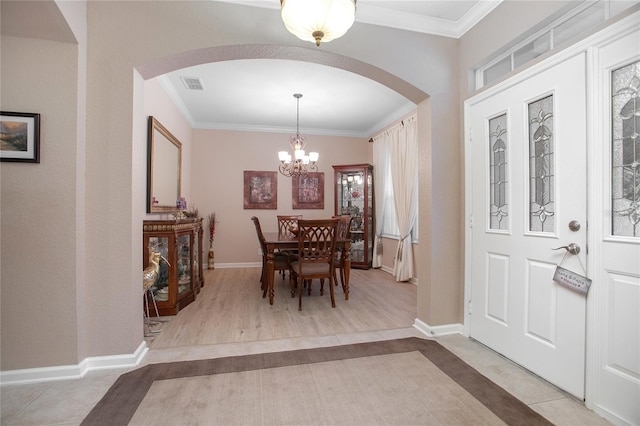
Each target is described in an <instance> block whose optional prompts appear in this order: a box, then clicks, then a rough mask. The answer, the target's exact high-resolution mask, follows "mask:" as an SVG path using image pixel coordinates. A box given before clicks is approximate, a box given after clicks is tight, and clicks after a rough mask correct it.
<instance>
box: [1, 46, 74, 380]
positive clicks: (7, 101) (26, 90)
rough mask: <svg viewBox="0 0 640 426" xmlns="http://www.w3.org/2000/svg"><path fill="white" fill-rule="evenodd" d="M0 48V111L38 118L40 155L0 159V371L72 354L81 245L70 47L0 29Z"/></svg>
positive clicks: (61, 359) (60, 361)
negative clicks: (28, 158) (78, 238)
mask: <svg viewBox="0 0 640 426" xmlns="http://www.w3.org/2000/svg"><path fill="white" fill-rule="evenodd" d="M0 51H1V54H2V57H1V60H0V64H1V68H0V78H1V80H0V84H1V87H2V90H1V91H0V96H1V97H0V105H1V109H2V110H3V111H15V112H29V113H40V114H41V120H42V121H41V131H40V163H39V164H32V163H7V162H3V163H1V165H0V182H1V187H0V202H1V205H2V214H1V216H0V217H1V223H0V241H1V243H2V246H1V252H0V256H1V259H2V265H1V266H2V268H1V278H0V279H1V281H2V285H1V300H2V306H1V311H2V315H1V321H2V323H1V327H2V328H1V333H0V334H1V336H2V352H1V356H0V358H1V360H2V365H1V367H2V370H3V371H4V370H10V369H15V368H28V367H38V366H45V365H46V366H49V365H61V364H66V363H69V362H70V361H74V362H75V360H76V359H77V351H78V346H77V344H78V343H77V339H78V335H77V333H76V330H77V321H78V319H77V317H76V315H77V312H76V308H77V304H78V301H77V298H76V288H77V287H78V286H82V277H79V276H77V274H76V262H77V261H78V258H79V257H80V258H81V257H82V256H83V253H79V252H78V250H77V248H78V247H77V241H76V220H77V218H76V207H77V204H76V203H77V200H76V189H77V188H76V184H77V183H76V171H77V169H76V157H77V155H78V147H77V144H78V134H77V120H76V119H77V110H76V108H77V96H78V89H77V85H76V84H77V78H78V75H77V74H78V67H77V64H78V47H77V45H74V44H69V43H58V42H51V41H42V40H35V39H23V38H14V37H2V39H1V47H0ZM43 64H47V65H46V66H43ZM51 348H55V349H54V350H51Z"/></svg>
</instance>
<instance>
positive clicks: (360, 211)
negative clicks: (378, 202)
mask: <svg viewBox="0 0 640 426" xmlns="http://www.w3.org/2000/svg"><path fill="white" fill-rule="evenodd" d="M333 170H334V176H335V214H336V215H350V216H351V217H353V220H352V221H351V241H352V243H351V267H352V268H360V269H369V268H371V262H372V259H373V243H374V233H375V228H374V200H373V166H372V165H370V164H354V165H344V166H333Z"/></svg>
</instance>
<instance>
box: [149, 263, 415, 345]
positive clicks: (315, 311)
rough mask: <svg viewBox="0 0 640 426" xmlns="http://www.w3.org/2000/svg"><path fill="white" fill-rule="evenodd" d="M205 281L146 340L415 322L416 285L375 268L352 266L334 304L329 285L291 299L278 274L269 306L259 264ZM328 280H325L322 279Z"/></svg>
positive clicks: (253, 336)
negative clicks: (188, 301) (347, 284)
mask: <svg viewBox="0 0 640 426" xmlns="http://www.w3.org/2000/svg"><path fill="white" fill-rule="evenodd" d="M204 275H205V283H206V284H205V286H204V287H203V288H202V291H201V292H200V294H199V295H198V297H197V299H196V301H195V302H193V303H192V304H190V305H189V306H187V307H186V308H185V309H183V310H182V311H180V312H179V313H178V315H176V316H175V317H170V318H169V317H165V318H163V320H169V321H168V322H167V323H166V324H165V325H164V326H163V329H162V331H161V332H160V333H159V334H158V335H157V336H155V338H154V339H153V340H152V341H151V342H150V347H151V348H152V349H161V348H175V347H184V346H199V345H212V344H219V343H233V342H249V341H258V340H271V339H283V338H295V337H316V336H326V335H334V334H342V333H356V332H366V331H380V330H392V329H399V328H407V327H411V326H412V325H413V322H414V320H415V318H416V293H417V287H416V286H415V285H414V284H411V283H406V282H405V283H398V282H396V281H395V279H394V278H393V276H392V275H391V274H388V273H386V272H383V271H381V270H378V269H370V270H357V269H356V270H352V271H351V279H350V294H349V300H348V301H346V300H344V294H343V292H342V288H341V287H340V285H338V286H337V287H336V307H335V308H331V301H330V298H329V292H328V289H326V288H325V293H324V295H323V296H320V283H319V281H318V280H314V282H313V287H312V293H311V295H307V294H306V293H305V294H304V295H303V298H302V311H298V299H297V295H296V298H291V293H290V288H289V279H288V276H287V278H286V279H284V280H283V279H282V277H281V276H279V275H278V276H277V277H276V281H275V300H274V304H273V305H269V300H268V299H263V298H262V291H261V290H260V282H259V279H260V268H243V269H215V270H206V271H204ZM326 285H328V283H326V284H325V287H326Z"/></svg>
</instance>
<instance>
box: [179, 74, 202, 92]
mask: <svg viewBox="0 0 640 426" xmlns="http://www.w3.org/2000/svg"><path fill="white" fill-rule="evenodd" d="M180 80H182V84H184V87H186V88H187V90H204V84H202V81H200V79H199V78H197V77H180Z"/></svg>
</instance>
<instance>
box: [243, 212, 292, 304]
mask: <svg viewBox="0 0 640 426" xmlns="http://www.w3.org/2000/svg"><path fill="white" fill-rule="evenodd" d="M251 220H252V221H253V224H254V225H255V227H256V234H258V241H259V242H260V249H261V250H262V273H261V274H260V289H261V290H262V297H263V298H264V297H267V290H269V289H268V288H267V282H268V280H267V243H266V240H265V238H264V234H263V233H262V227H261V226H260V220H259V219H258V218H257V217H255V216H253V217H252V218H251ZM273 270H274V271H283V272H284V271H288V270H289V256H287V255H286V254H285V253H278V252H276V253H274V254H273ZM282 278H283V279H284V275H283V276H282Z"/></svg>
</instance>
